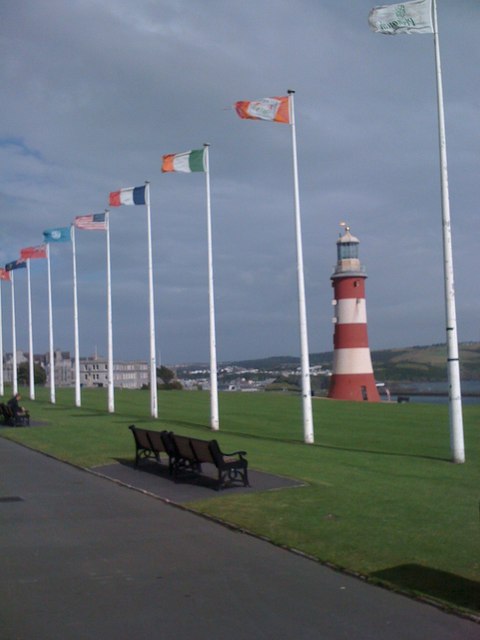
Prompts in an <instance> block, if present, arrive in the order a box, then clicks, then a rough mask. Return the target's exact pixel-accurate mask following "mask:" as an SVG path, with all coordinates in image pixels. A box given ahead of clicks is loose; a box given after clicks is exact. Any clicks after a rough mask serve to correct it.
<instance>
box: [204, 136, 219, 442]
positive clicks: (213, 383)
mask: <svg viewBox="0 0 480 640" xmlns="http://www.w3.org/2000/svg"><path fill="white" fill-rule="evenodd" d="M203 146H204V149H205V184H206V189H207V237H208V308H209V318H210V426H211V428H212V430H213V431H218V429H219V427H220V423H219V417H218V379H217V375H218V374H217V343H216V336H215V296H214V290H213V251H212V210H211V198H210V159H209V145H208V144H204V145H203Z"/></svg>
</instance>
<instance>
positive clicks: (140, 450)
mask: <svg viewBox="0 0 480 640" xmlns="http://www.w3.org/2000/svg"><path fill="white" fill-rule="evenodd" d="M128 428H129V429H130V431H131V432H132V434H133V438H134V440H135V467H138V464H139V462H140V461H141V460H147V459H149V458H155V460H156V461H157V462H161V460H160V453H162V451H163V452H166V449H165V445H164V443H163V440H162V435H163V434H164V433H167V432H166V431H152V430H151V429H139V428H138V427H136V426H135V425H134V424H131V425H130V426H129V427H128ZM167 455H168V454H167Z"/></svg>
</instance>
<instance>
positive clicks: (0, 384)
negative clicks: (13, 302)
mask: <svg viewBox="0 0 480 640" xmlns="http://www.w3.org/2000/svg"><path fill="white" fill-rule="evenodd" d="M4 393H5V381H4V377H3V310H2V281H1V280H0V396H3V395H4Z"/></svg>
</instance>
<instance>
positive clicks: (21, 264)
mask: <svg viewBox="0 0 480 640" xmlns="http://www.w3.org/2000/svg"><path fill="white" fill-rule="evenodd" d="M26 266H27V263H26V262H25V260H22V259H21V258H19V259H18V260H13V261H12V262H8V263H7V264H6V265H5V271H14V270H15V269H25V268H26Z"/></svg>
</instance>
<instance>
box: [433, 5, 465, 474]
mask: <svg viewBox="0 0 480 640" xmlns="http://www.w3.org/2000/svg"><path fill="white" fill-rule="evenodd" d="M433 38H434V45H435V67H436V76H437V102H438V135H439V146H440V175H441V187H442V227H443V259H444V280H445V283H444V284H445V319H446V331H447V362H448V381H449V410H450V449H451V452H452V458H453V462H457V463H463V462H465V446H464V439H463V416H462V394H461V387H460V364H459V357H458V337H457V318H456V310H455V285H454V277H453V255H452V235H451V233H452V232H451V223H450V200H449V192H448V170H447V144H446V137H445V114H444V108H443V87H442V70H441V63H440V43H439V38H438V20H437V3H436V0H433Z"/></svg>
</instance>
